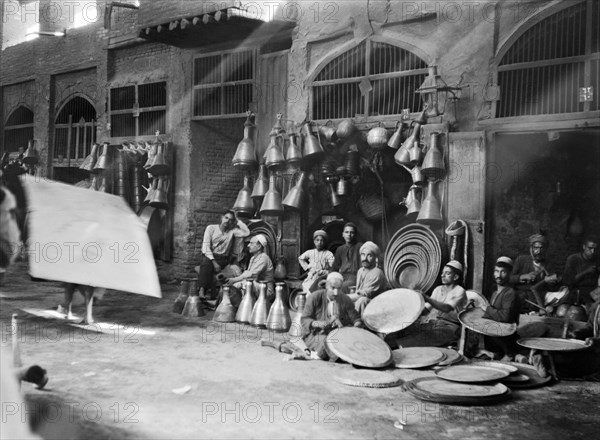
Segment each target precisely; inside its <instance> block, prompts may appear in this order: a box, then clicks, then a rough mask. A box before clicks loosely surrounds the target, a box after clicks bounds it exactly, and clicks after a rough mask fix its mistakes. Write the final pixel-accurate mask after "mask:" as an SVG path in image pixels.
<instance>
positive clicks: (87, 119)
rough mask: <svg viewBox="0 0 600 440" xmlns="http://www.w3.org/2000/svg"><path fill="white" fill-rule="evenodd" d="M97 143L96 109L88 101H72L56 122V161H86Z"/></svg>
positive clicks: (78, 97) (73, 99) (81, 99)
mask: <svg viewBox="0 0 600 440" xmlns="http://www.w3.org/2000/svg"><path fill="white" fill-rule="evenodd" d="M95 141H96V109H95V108H94V106H93V105H92V103H91V102H89V101H88V100H87V99H85V98H82V97H80V96H76V97H74V98H72V99H70V100H69V101H68V102H67V103H65V105H63V107H62V109H61V110H60V112H59V113H58V116H57V117H56V120H55V121H54V152H53V155H52V157H53V158H54V159H59V161H60V160H61V159H64V158H70V159H84V158H85V157H86V156H87V155H88V154H90V151H91V146H92V144H93V143H94V142H95ZM73 165H75V164H73Z"/></svg>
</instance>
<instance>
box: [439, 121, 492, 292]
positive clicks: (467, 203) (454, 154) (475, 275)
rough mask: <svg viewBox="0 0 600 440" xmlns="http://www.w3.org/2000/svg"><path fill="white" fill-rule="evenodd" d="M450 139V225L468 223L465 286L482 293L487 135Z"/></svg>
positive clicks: (469, 134)
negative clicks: (456, 222) (461, 222)
mask: <svg viewBox="0 0 600 440" xmlns="http://www.w3.org/2000/svg"><path fill="white" fill-rule="evenodd" d="M448 137H449V148H448V164H449V172H448V175H447V177H446V181H447V185H446V188H447V190H446V200H447V202H446V203H445V205H446V210H447V211H446V219H447V224H451V223H452V222H454V221H455V220H464V221H465V223H466V224H467V225H468V229H469V230H468V240H469V246H468V260H467V264H468V269H467V280H466V286H465V287H466V288H467V289H475V290H477V291H479V292H482V289H483V279H484V260H485V258H484V257H485V221H484V219H485V180H486V179H485V172H486V148H485V133H484V132H479V131H477V132H466V133H449V134H448Z"/></svg>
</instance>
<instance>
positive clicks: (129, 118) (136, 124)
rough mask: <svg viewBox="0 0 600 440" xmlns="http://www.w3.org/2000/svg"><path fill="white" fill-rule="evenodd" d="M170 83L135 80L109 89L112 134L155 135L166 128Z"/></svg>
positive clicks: (164, 131) (163, 131)
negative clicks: (168, 85)
mask: <svg viewBox="0 0 600 440" xmlns="http://www.w3.org/2000/svg"><path fill="white" fill-rule="evenodd" d="M166 116H167V83H166V82H165V81H162V82H155V83H149V84H135V85H131V86H125V87H115V88H112V89H110V132H111V136H112V137H137V136H152V135H154V134H155V133H156V132H157V131H159V132H160V133H163V134H164V133H166V131H167V123H166Z"/></svg>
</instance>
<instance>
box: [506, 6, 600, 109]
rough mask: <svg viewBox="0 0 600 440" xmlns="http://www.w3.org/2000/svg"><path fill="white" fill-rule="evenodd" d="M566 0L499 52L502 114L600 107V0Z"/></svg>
mask: <svg viewBox="0 0 600 440" xmlns="http://www.w3.org/2000/svg"><path fill="white" fill-rule="evenodd" d="M565 3H566V4H567V5H568V6H569V7H563V9H561V10H560V11H558V12H556V13H554V14H552V15H550V16H548V17H546V18H544V19H542V20H540V21H536V24H534V25H532V26H531V27H529V28H528V29H527V30H525V31H524V32H522V34H521V35H520V36H519V37H518V38H517V39H516V40H515V41H514V42H512V44H510V42H509V43H508V44H507V47H506V48H505V49H503V50H501V51H500V52H499V54H498V56H497V60H498V61H497V73H498V80H497V83H498V85H499V86H500V96H499V101H498V103H497V105H496V117H497V118H505V117H514V116H524V115H543V114H557V113H575V112H584V111H593V110H598V109H600V106H599V104H598V103H599V100H598V85H599V82H600V81H599V77H600V73H599V72H600V69H599V65H600V64H599V63H600V47H599V46H600V43H599V41H598V37H599V33H598V26H597V23H598V22H599V21H600V7H599V2H597V1H589V0H584V1H580V2H578V3H577V4H573V3H572V2H565ZM590 18H591V20H590ZM590 24H591V25H590ZM592 96H593V99H592V98H591V97H592ZM586 97H587V98H586Z"/></svg>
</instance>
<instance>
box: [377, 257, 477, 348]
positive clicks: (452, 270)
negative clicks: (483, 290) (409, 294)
mask: <svg viewBox="0 0 600 440" xmlns="http://www.w3.org/2000/svg"><path fill="white" fill-rule="evenodd" d="M462 271H463V266H462V264H461V263H460V262H458V261H456V260H452V261H449V262H448V263H446V265H445V266H444V268H443V269H442V275H441V281H442V285H441V286H438V287H436V288H435V289H434V291H433V293H432V294H431V297H429V296H428V295H425V294H423V293H421V294H422V296H423V300H424V301H425V309H426V310H424V311H423V312H424V314H423V315H422V316H421V317H420V318H419V320H418V321H417V322H415V323H414V324H413V325H411V326H410V327H408V328H406V329H404V330H403V331H401V332H400V333H399V334H398V336H399V338H398V339H396V340H395V342H396V343H397V344H398V345H401V346H403V347H404V346H405V347H409V346H411V347H414V346H433V347H445V346H448V345H451V344H455V343H456V342H457V341H458V339H459V338H460V329H461V327H460V322H459V321H458V312H460V311H461V310H462V309H463V308H464V307H465V306H466V304H467V294H466V293H465V289H463V288H462V287H461V286H460V285H459V284H458V280H459V279H461V277H462ZM387 340H388V342H390V345H394V344H393V342H394V338H391V339H390V338H388V339H387Z"/></svg>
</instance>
